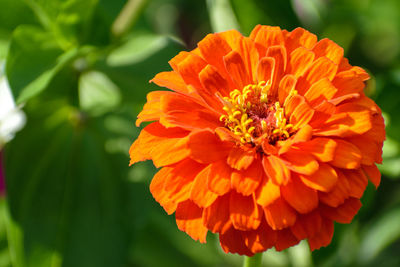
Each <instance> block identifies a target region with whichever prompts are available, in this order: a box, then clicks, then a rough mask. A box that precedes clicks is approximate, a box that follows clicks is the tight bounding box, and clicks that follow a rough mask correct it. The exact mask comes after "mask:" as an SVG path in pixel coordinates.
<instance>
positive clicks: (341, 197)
mask: <svg viewBox="0 0 400 267" xmlns="http://www.w3.org/2000/svg"><path fill="white" fill-rule="evenodd" d="M336 173H337V175H338V180H337V183H336V186H335V187H334V188H333V189H332V191H330V192H327V193H324V192H318V196H319V200H320V201H321V202H322V203H325V204H327V205H329V206H331V207H337V206H339V205H341V204H342V203H343V202H344V201H345V200H346V199H347V198H348V197H349V191H350V185H349V182H348V181H347V178H346V177H345V176H344V174H343V173H342V172H341V171H339V170H337V169H336Z"/></svg>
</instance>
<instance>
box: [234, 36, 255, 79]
mask: <svg viewBox="0 0 400 267" xmlns="http://www.w3.org/2000/svg"><path fill="white" fill-rule="evenodd" d="M238 40H239V42H238V47H237V48H236V51H238V52H239V54H240V55H241V57H242V59H243V62H244V64H245V66H246V69H247V73H249V74H250V79H251V80H252V81H253V82H255V81H256V80H257V77H256V76H257V65H258V61H259V57H258V52H257V49H256V47H255V44H254V42H253V40H252V39H250V38H248V37H243V38H240V39H238Z"/></svg>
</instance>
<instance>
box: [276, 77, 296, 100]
mask: <svg viewBox="0 0 400 267" xmlns="http://www.w3.org/2000/svg"><path fill="white" fill-rule="evenodd" d="M296 82H297V79H296V77H295V76H293V75H291V74H288V75H285V76H284V77H283V78H282V79H281V81H280V83H279V89H278V98H279V103H281V105H283V104H284V103H285V100H286V98H287V96H288V95H289V94H290V92H291V91H292V90H294V89H295V87H296Z"/></svg>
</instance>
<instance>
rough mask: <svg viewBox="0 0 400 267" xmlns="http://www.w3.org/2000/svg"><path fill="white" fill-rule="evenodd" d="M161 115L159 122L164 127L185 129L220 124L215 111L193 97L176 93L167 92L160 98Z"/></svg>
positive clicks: (211, 127) (212, 127) (214, 126)
mask: <svg viewBox="0 0 400 267" xmlns="http://www.w3.org/2000/svg"><path fill="white" fill-rule="evenodd" d="M161 110H162V112H163V116H162V117H161V118H160V123H161V124H162V125H164V126H165V127H167V128H169V127H182V128H185V129H189V130H193V129H204V128H210V129H215V128H217V127H219V126H221V122H220V121H219V116H218V114H217V113H215V112H212V111H211V110H209V109H207V108H205V107H204V106H202V105H200V104H198V103H197V102H196V101H195V100H194V99H193V98H190V97H188V96H184V95H178V94H175V93H174V94H168V95H164V96H162V98H161Z"/></svg>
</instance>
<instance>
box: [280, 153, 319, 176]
mask: <svg viewBox="0 0 400 267" xmlns="http://www.w3.org/2000/svg"><path fill="white" fill-rule="evenodd" d="M281 158H282V159H283V162H284V163H285V165H286V167H287V168H288V169H290V170H292V171H294V172H297V173H301V174H305V175H311V174H313V173H314V172H316V171H317V170H318V162H317V161H316V160H315V158H314V157H313V156H312V155H310V154H309V153H305V152H303V151H296V150H290V151H288V152H286V153H285V154H283V155H282V156H281Z"/></svg>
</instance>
